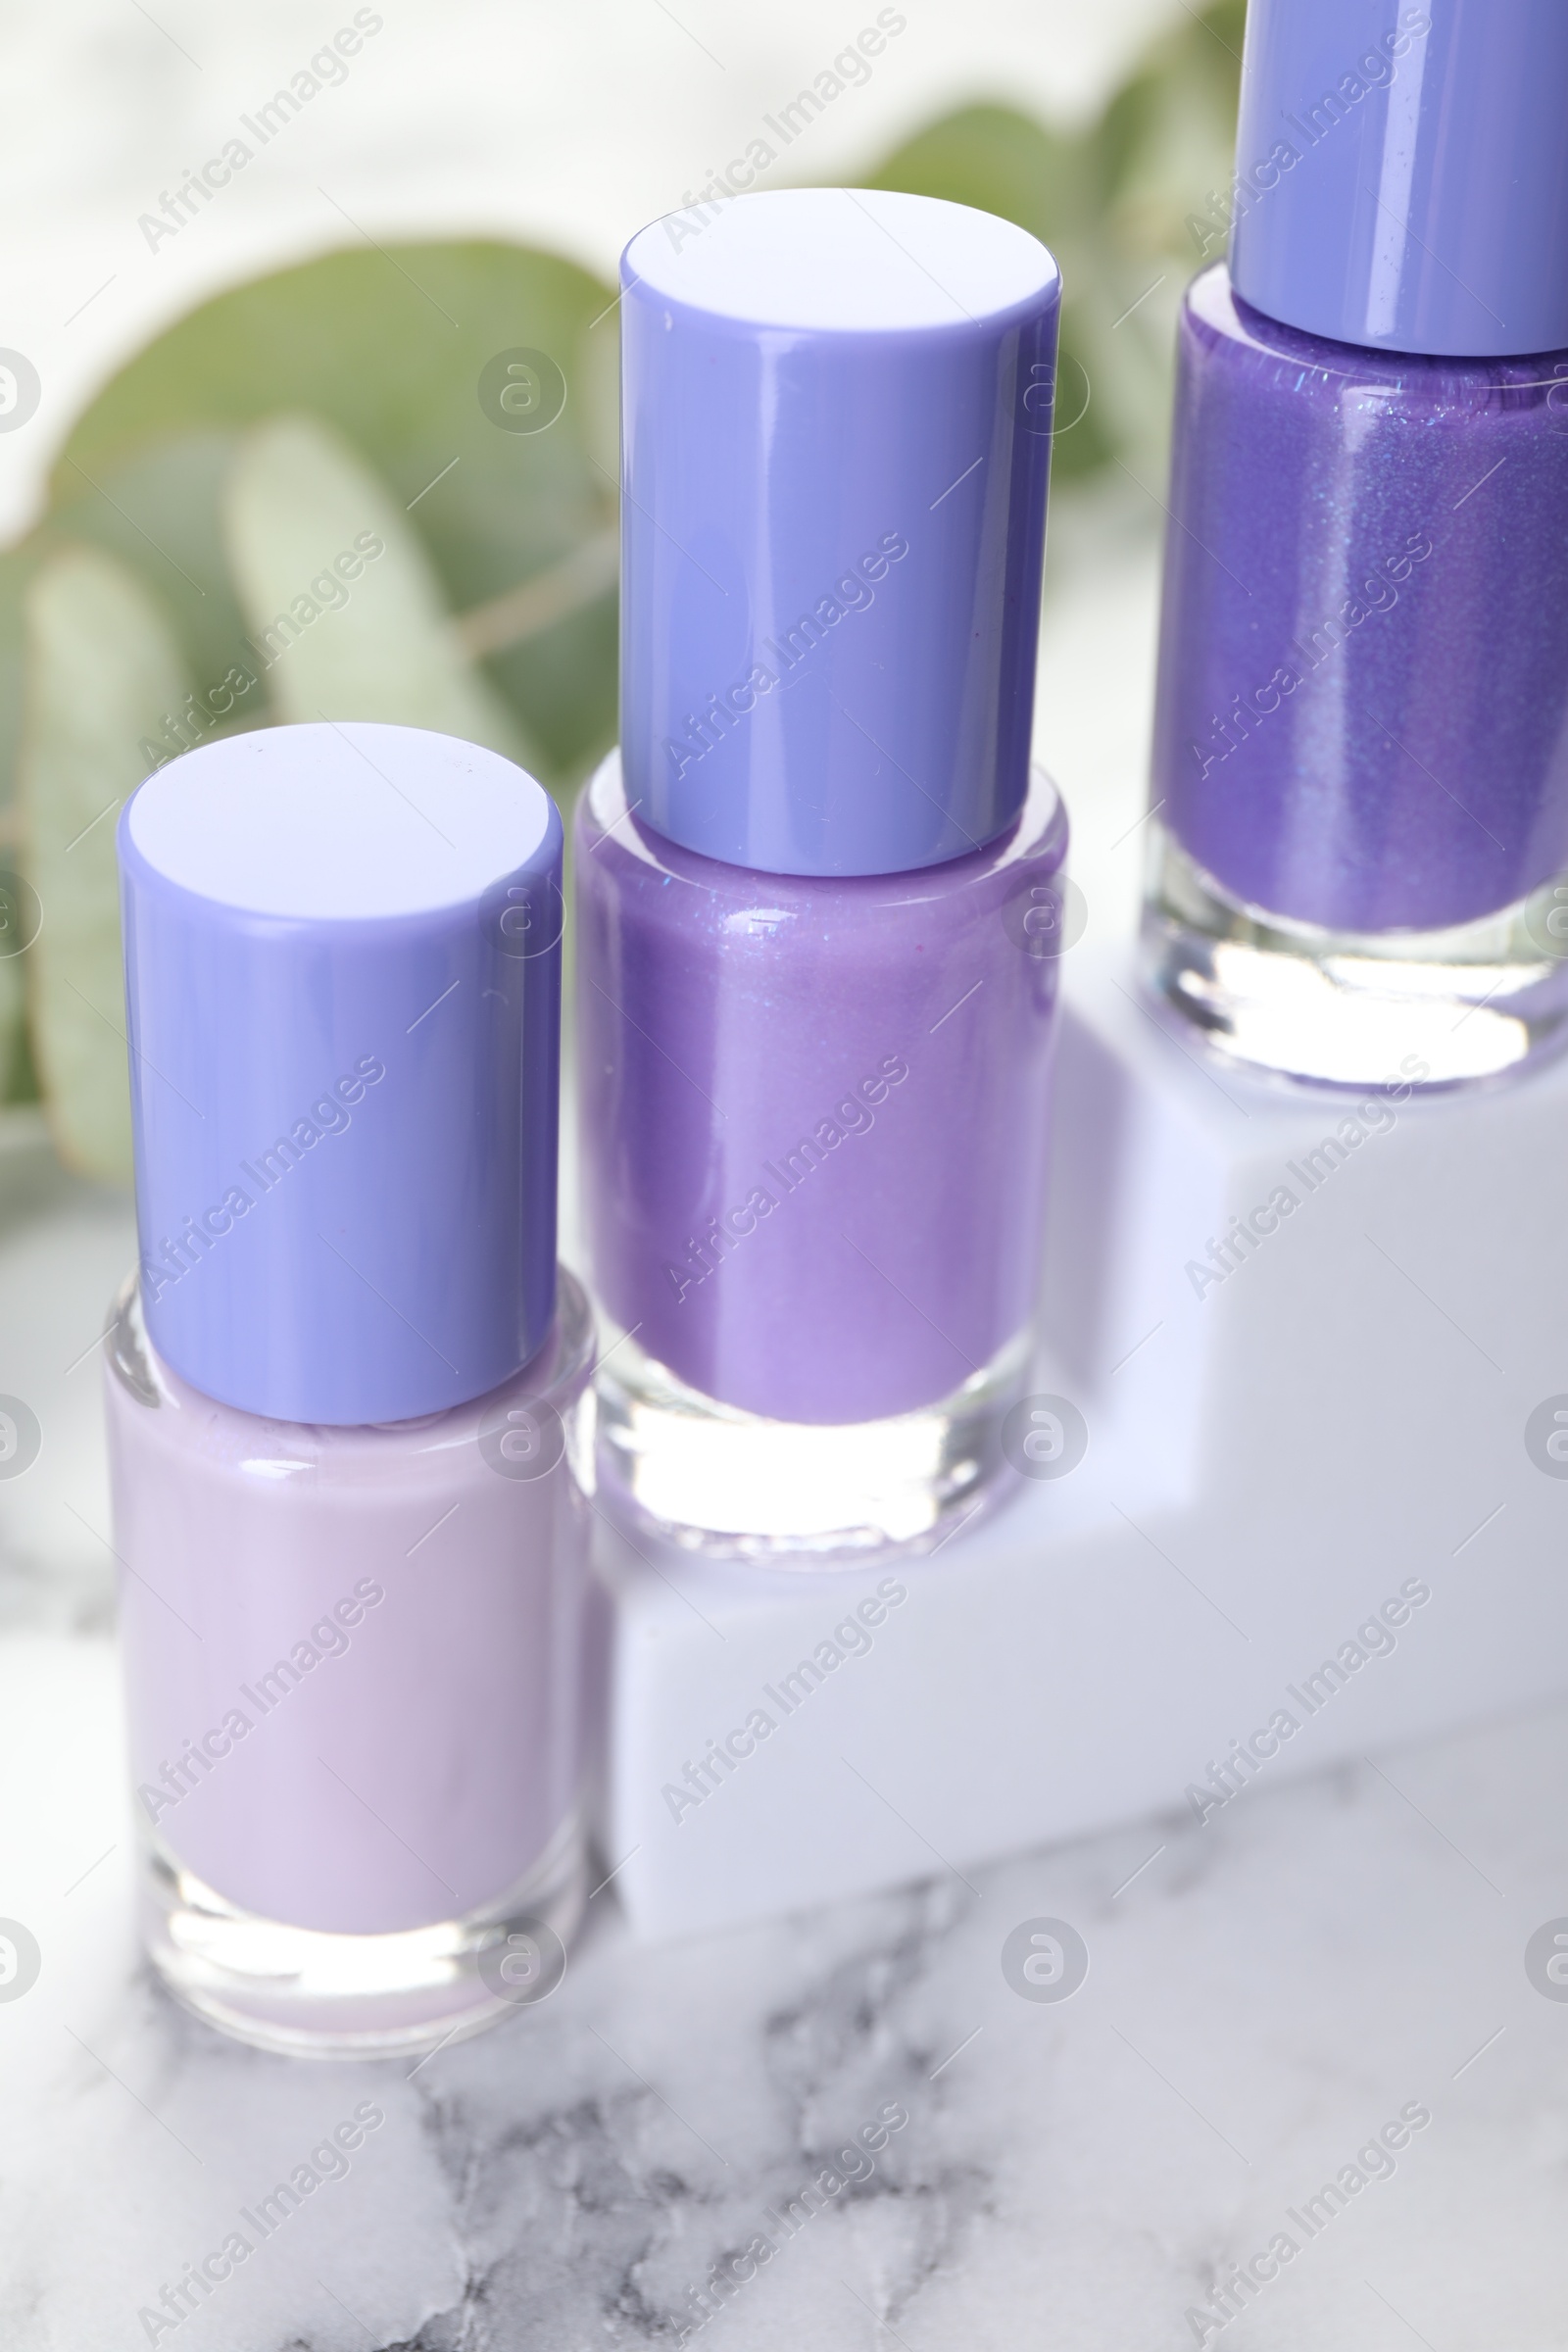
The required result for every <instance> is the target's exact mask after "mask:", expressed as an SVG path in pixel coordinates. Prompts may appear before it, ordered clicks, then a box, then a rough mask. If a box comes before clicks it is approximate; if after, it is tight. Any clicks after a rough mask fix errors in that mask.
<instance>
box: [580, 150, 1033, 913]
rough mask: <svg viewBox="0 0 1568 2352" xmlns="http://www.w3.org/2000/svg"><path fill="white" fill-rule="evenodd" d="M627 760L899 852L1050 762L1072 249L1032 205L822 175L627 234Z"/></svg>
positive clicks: (913, 848)
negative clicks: (1051, 576)
mask: <svg viewBox="0 0 1568 2352" xmlns="http://www.w3.org/2000/svg"><path fill="white" fill-rule="evenodd" d="M621 284H622V288H623V297H624V298H623V300H622V303H621V322H622V323H621V354H622V403H621V450H622V488H623V497H622V501H621V747H620V748H621V760H622V764H623V770H624V774H625V777H626V784H627V791H628V795H629V798H630V799H631V800H632V802H634V803H635V804H636V805H637V809H638V815H639V818H640V820H641V821H642V822H643V823H645V824H647V825H649V826H651V827H653V828H654V829H655V830H656V831H658V832H660V833H662V834H663V835H664V836H665V837H666V838H667V839H669V840H671V841H674V842H678V843H679V844H680V845H681V847H682V848H684V849H688V850H696V851H699V852H701V853H702V854H703V855H705V856H707V857H710V858H723V859H725V860H726V861H727V862H728V863H730V864H734V865H744V866H751V867H756V868H760V869H761V870H762V871H764V872H768V873H780V874H888V873H901V872H905V871H907V870H909V869H911V868H914V867H918V866H925V865H934V864H936V863H938V862H939V861H940V860H942V859H944V858H957V857H961V856H963V855H964V854H965V853H966V852H968V851H970V850H973V849H976V848H978V847H979V846H980V845H981V844H982V843H984V842H987V841H990V840H992V839H993V838H994V837H995V836H996V835H997V834H999V833H1001V832H1003V831H1005V828H1006V827H1007V826H1008V825H1009V824H1010V823H1011V822H1012V820H1013V818H1014V817H1015V816H1016V814H1017V812H1018V810H1019V809H1020V808H1021V807H1022V805H1023V799H1024V795H1025V792H1026V790H1027V788H1028V774H1029V736H1030V719H1031V712H1032V706H1033V700H1034V678H1035V644H1036V637H1037V633H1038V626H1039V613H1040V572H1041V563H1042V558H1043V555H1044V549H1045V523H1046V485H1047V477H1048V475H1049V472H1050V465H1051V427H1052V412H1053V396H1054V382H1055V360H1056V317H1057V310H1058V306H1059V299H1060V285H1061V281H1060V277H1059V275H1058V273H1057V270H1056V265H1055V263H1054V261H1053V260H1052V258H1051V256H1050V254H1049V253H1048V252H1047V251H1046V249H1045V247H1044V246H1043V245H1041V244H1039V243H1037V242H1036V240H1035V239H1034V238H1033V237H1031V236H1029V235H1028V234H1027V233H1026V232H1025V231H1024V230H1023V229H1021V228H1016V227H1014V226H1013V225H1012V223H1011V222H1010V221H1002V220H999V219H997V218H996V216H995V215H993V214H991V213H980V212H972V211H970V210H969V209H968V207H967V206H964V205H957V204H942V203H938V202H937V201H936V200H935V199H933V198H931V197H926V196H901V195H890V194H886V193H881V192H877V191H874V190H870V189H862V188H801V189H789V190H780V191H778V192H776V193H769V194H765V195H753V196H742V197H740V198H738V199H736V200H735V201H734V202H732V203H729V204H726V205H724V206H722V207H718V206H713V205H704V206H698V207H695V208H693V209H691V210H688V211H686V212H681V213H672V214H670V215H669V217H668V218H667V219H666V220H662V221H655V222H654V223H653V225H652V227H650V228H645V229H644V230H643V231H642V233H641V234H640V235H639V236H636V237H634V238H633V239H632V241H631V243H630V244H629V245H628V246H627V248H626V251H625V254H624V256H623V257H622V261H621Z"/></svg>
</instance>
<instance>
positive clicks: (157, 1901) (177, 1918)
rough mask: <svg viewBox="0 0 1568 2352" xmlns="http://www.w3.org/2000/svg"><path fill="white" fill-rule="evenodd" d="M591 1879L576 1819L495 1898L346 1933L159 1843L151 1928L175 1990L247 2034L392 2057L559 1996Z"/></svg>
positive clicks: (151, 1856)
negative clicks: (398, 1924) (295, 1914)
mask: <svg viewBox="0 0 1568 2352" xmlns="http://www.w3.org/2000/svg"><path fill="white" fill-rule="evenodd" d="M587 1879H588V1857H587V1845H586V1840H585V1838H584V1835H583V1829H582V1822H581V1818H580V1816H579V1815H578V1814H577V1813H573V1814H572V1815H571V1817H570V1818H569V1819H568V1820H567V1821H566V1822H565V1823H564V1824H563V1826H562V1828H561V1830H560V1831H558V1833H557V1835H556V1836H555V1838H553V1839H552V1840H551V1843H550V1845H549V1847H548V1848H547V1849H546V1851H545V1853H544V1854H543V1855H542V1856H541V1858H540V1860H539V1862H538V1863H537V1864H536V1865H535V1867H534V1868H533V1869H532V1870H531V1871H530V1872H529V1873H528V1874H527V1876H526V1878H524V1879H523V1880H522V1881H521V1882H520V1883H519V1884H518V1885H517V1886H516V1887H511V1888H509V1889H508V1891H507V1893H506V1894H504V1895H503V1896H501V1897H499V1898H498V1899H497V1900H496V1901H495V1902H493V1903H487V1904H485V1905H483V1906H482V1907H481V1908H480V1909H478V1910H476V1911H470V1912H468V1913H467V1914H466V1916H465V1917H464V1918H462V1919H449V1920H439V1921H437V1922H435V1923H434V1924H432V1925H431V1926H429V1927H420V1928H409V1929H405V1930H403V1931H401V1932H399V1933H396V1934H392V1935H386V1936H350V1935H335V1934H331V1933H328V1932H325V1931H322V1930H319V1929H314V1928H294V1927H289V1926H286V1925H285V1924H284V1923H283V1922H281V1921H279V1920H272V1919H260V1918H258V1917H256V1915H255V1914H254V1913H252V1912H248V1911H240V1910H237V1909H236V1908H235V1907H234V1905H233V1904H232V1903H228V1902H225V1901H224V1899H223V1897H222V1896H221V1894H218V1893H216V1892H215V1891H214V1890H213V1888H212V1887H208V1886H205V1885H204V1884H203V1883H202V1881H201V1880H200V1879H198V1878H197V1877H195V1875H194V1874H193V1873H192V1872H190V1871H187V1870H185V1869H182V1868H181V1866H180V1864H179V1863H178V1862H177V1861H176V1860H175V1859H174V1857H173V1856H172V1854H171V1853H170V1852H169V1851H168V1849H167V1848H166V1847H165V1846H164V1845H163V1844H162V1843H161V1842H160V1841H159V1840H157V1839H154V1838H150V1839H149V1840H148V1841H147V1844H146V1846H145V1847H144V1851H143V1857H142V1887H141V1916H142V1936H143V1940H144V1942H145V1944H146V1947H147V1950H148V1953H149V1954H150V1956H151V1959H152V1962H153V1965H154V1967H155V1968H156V1969H157V1970H158V1973H159V1975H160V1976H161V1977H162V1978H163V1980H164V1983H165V1984H166V1985H168V1986H169V1989H170V1991H171V1992H172V1993H173V1994H174V1996H175V1998H176V1999H178V2000H180V2001H182V2002H183V2003H184V2005H185V2007H186V2008H187V2009H192V2010H194V2011H195V2013H196V2015H197V2016H198V2017H200V2018H203V2019H205V2020H206V2022H207V2024H208V2025H210V2026H217V2027H218V2028H219V2029H220V2031H221V2032H222V2033H224V2034H232V2035H233V2036H234V2038H235V2039H236V2040H238V2041H248V2042H251V2043H253V2044H254V2045H255V2046H256V2047H257V2048H258V2049H264V2050H276V2051H279V2052H281V2053H282V2054H283V2055H284V2056H286V2057H294V2058H377V2057H387V2056H393V2055H396V2054H397V2053H398V2052H400V2051H415V2050H425V2049H433V2048H434V2047H436V2045H437V2044H439V2043H442V2042H447V2041H459V2040H465V2039H466V2038H467V2036H468V2035H469V2034H479V2033H482V2032H483V2031H484V2029H485V2027H486V2026H493V2025H495V2024H497V2023H498V2021H499V2020H500V2019H502V2018H504V2017H509V2016H511V2015H512V2014H513V2012H514V2011H515V2009H516V2008H517V2007H518V2006H519V2005H524V2004H526V2003H528V2002H531V2001H537V2000H540V1999H543V1998H544V1997H545V1996H546V1995H547V1994H548V1993H550V1992H553V1991H554V1990H555V1988H556V1986H557V1985H559V1984H560V1982H561V1978H562V1976H563V1974H564V1968H565V1941H566V1938H567V1937H568V1936H570V1934H571V1932H572V1930H573V1929H574V1928H575V1926H576V1924H577V1922H578V1920H579V1919H580V1918H581V1916H582V1910H583V1903H584V1899H585V1895H586V1890H587Z"/></svg>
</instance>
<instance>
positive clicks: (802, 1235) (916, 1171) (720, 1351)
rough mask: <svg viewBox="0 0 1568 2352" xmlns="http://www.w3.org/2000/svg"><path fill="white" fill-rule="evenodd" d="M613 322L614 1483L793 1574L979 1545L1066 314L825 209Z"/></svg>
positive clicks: (1054, 859) (1007, 1343) (697, 237)
mask: <svg viewBox="0 0 1568 2352" xmlns="http://www.w3.org/2000/svg"><path fill="white" fill-rule="evenodd" d="M622 285H623V300H622V320H623V326H622V338H623V340H622V350H623V369H624V377H623V427H622V429H623V466H624V496H623V501H622V516H623V523H622V529H623V595H622V714H621V715H622V727H621V738H622V739H621V747H620V750H619V752H618V754H616V755H614V756H613V757H612V758H611V759H610V760H607V761H606V762H605V764H604V766H603V767H602V768H601V769H600V771H599V773H598V775H597V776H596V777H595V778H594V780H593V782H592V784H591V786H590V788H589V790H588V791H587V792H586V793H585V795H584V797H583V801H582V803H581V805H580V810H579V816H578V823H577V837H576V846H575V890H576V906H577V972H578V984H577V1040H578V1069H579V1091H580V1100H581V1117H582V1133H583V1165H584V1188H585V1206H586V1212H587V1223H588V1233H589V1240H590V1247H591V1251H592V1262H593V1271H594V1280H595V1283H596V1285H597V1288H598V1292H599V1295H600V1297H601V1299H602V1301H603V1303H604V1305H605V1307H606V1308H607V1310H608V1312H609V1314H610V1315H611V1316H612V1317H613V1319H614V1320H615V1321H616V1322H617V1323H618V1324H619V1325H620V1326H621V1327H622V1329H623V1330H624V1332H625V1333H626V1335H627V1336H626V1337H624V1338H623V1339H621V1340H620V1341H619V1342H618V1344H617V1345H616V1346H615V1347H614V1348H612V1349H610V1350H608V1351H607V1356H606V1361H605V1365H604V1367H603V1370H602V1373H601V1383H600V1429H601V1462H602V1465H603V1467H604V1470H605V1473H606V1477H607V1482H608V1483H609V1485H610V1487H611V1489H612V1491H613V1492H614V1493H615V1494H616V1495H618V1496H619V1497H620V1499H621V1500H622V1502H623V1503H626V1504H628V1505H630V1506H631V1508H632V1509H633V1510H634V1511H635V1512H637V1513H640V1514H641V1515H643V1516H644V1517H645V1518H646V1519H648V1520H650V1521H652V1522H654V1523H655V1524H656V1525H658V1526H659V1527H660V1528H662V1530H664V1531H666V1532H667V1533H670V1534H672V1535H673V1536H674V1537H675V1538H676V1539H677V1540H679V1541H681V1542H684V1543H687V1544H692V1545H694V1546H698V1547H707V1548H711V1549H714V1550H716V1551H721V1552H727V1553H731V1554H733V1553H736V1552H739V1553H740V1554H742V1555H744V1556H752V1557H765V1558H771V1559H775V1560H778V1561H781V1562H784V1563H786V1564H788V1563H791V1562H794V1563H798V1564H808V1565H809V1563H810V1562H811V1561H812V1560H814V1559H818V1558H821V1557H824V1556H826V1557H831V1556H836V1555H839V1554H842V1553H843V1552H844V1551H845V1550H846V1549H865V1548H871V1547H875V1546H877V1545H882V1544H889V1543H902V1542H921V1541H928V1540H930V1539H931V1538H932V1537H933V1536H934V1535H935V1534H936V1533H937V1532H938V1531H940V1530H941V1529H942V1528H943V1527H944V1526H945V1525H946V1524H947V1523H948V1522H949V1521H950V1520H951V1519H952V1518H954V1517H955V1516H956V1514H959V1513H961V1512H963V1511H964V1510H967V1509H971V1508H973V1507H975V1505H976V1504H977V1502H978V1501H979V1499H980V1497H981V1495H983V1494H984V1492H985V1491H986V1490H987V1487H988V1484H989V1482H990V1481H992V1480H993V1479H994V1478H995V1477H996V1475H997V1473H998V1472H999V1470H1000V1469H1001V1467H1002V1454H1001V1444H1000V1431H1001V1425H1002V1421H1003V1419H1004V1417H1005V1413H1006V1411H1007V1410H1008V1408H1009V1407H1010V1406H1011V1405H1012V1404H1013V1403H1014V1402H1015V1401H1016V1399H1017V1397H1019V1395H1020V1394H1021V1391H1022V1388H1023V1386H1024V1383H1025V1374H1026V1371H1027V1367H1028V1363H1029V1359H1030V1354H1031V1347H1032V1337H1033V1318H1034V1308H1035V1291H1036V1285H1037V1274H1038V1264H1039V1228H1040V1222H1041V1214H1042V1193H1043V1183H1044V1162H1045V1150H1046V1131H1047V1116H1048V1108H1049V1070H1050V1059H1051V1049H1052V1039H1053V1028H1054V1005H1055V997H1056V979H1057V960H1056V959H1057V956H1058V954H1059V951H1060V948H1061V946H1062V944H1063V921H1064V917H1065V914H1066V900H1065V895H1064V884H1063V874H1062V867H1063V859H1064V857H1065V852H1066V842H1067V828H1066V820H1065V816H1064V813H1063V811H1062V808H1061V805H1060V802H1059V800H1058V798H1057V796H1056V793H1055V791H1054V787H1053V786H1052V785H1051V783H1050V782H1049V781H1048V780H1047V779H1046V778H1044V777H1042V776H1039V775H1036V776H1035V777H1034V778H1033V779H1032V780H1031V775H1030V769H1029V727H1030V715H1031V702H1032V694H1033V683H1034V666H1035V641H1036V633H1037V628H1038V617H1039V596H1040V572H1041V563H1042V556H1043V544H1044V525H1045V504H1046V488H1047V475H1048V470H1049V463H1050V451H1051V441H1050V431H1051V410H1052V391H1053V385H1054V359H1055V334H1056V313H1057V304H1058V285H1059V281H1058V277H1057V273H1056V270H1055V266H1054V263H1053V261H1052V259H1051V257H1050V255H1049V254H1048V253H1047V252H1046V251H1045V249H1044V248H1043V247H1042V246H1040V245H1039V244H1037V243H1036V242H1035V241H1034V240H1033V239H1032V238H1030V237H1028V236H1026V235H1025V234H1024V233H1023V232H1022V231H1020V230H1018V229H1016V228H1014V227H1012V226H1010V225H1009V224H1007V223H1005V222H1004V221H1000V220H997V219H994V218H992V217H991V216H989V215H985V214H980V213H974V212H970V211H967V210H966V209H964V208H962V207H958V206H955V205H947V204H939V203H935V202H932V201H930V200H927V199H923V198H917V197H909V196H892V195H881V194H871V193H868V192H863V191H858V190H848V189H835V190H811V191H792V192H790V193H785V194H769V195H760V196H751V197H743V198H741V199H740V200H738V201H737V202H736V203H734V204H732V205H730V206H727V207H726V208H725V209H724V211H723V212H722V213H719V214H717V215H714V214H713V213H711V211H708V210H702V209H699V210H698V211H694V212H690V213H683V214H675V215H672V216H670V218H669V219H668V220H665V221H656V222H655V223H654V225H653V226H652V227H651V228H648V229H646V230H644V231H643V232H642V234H641V235H640V236H638V237H636V238H635V239H634V240H633V241H632V243H631V245H630V246H629V247H628V248H627V252H626V255H625V259H624V262H623V264H622Z"/></svg>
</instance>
